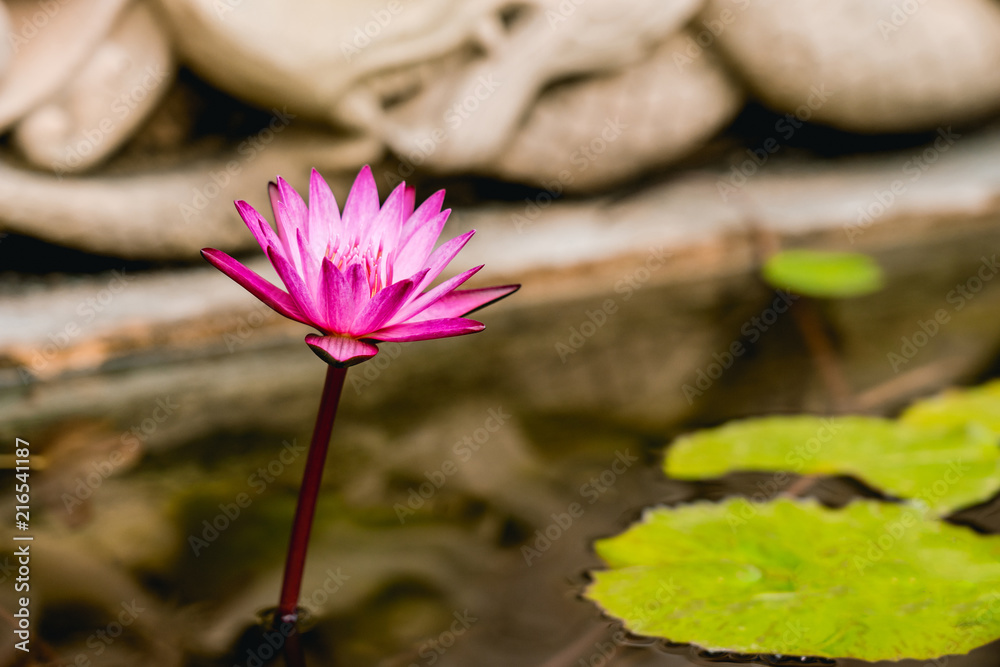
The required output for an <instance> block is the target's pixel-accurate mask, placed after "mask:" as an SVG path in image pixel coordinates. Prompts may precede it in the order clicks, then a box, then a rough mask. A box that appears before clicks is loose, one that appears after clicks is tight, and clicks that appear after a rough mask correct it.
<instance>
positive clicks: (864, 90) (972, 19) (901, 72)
mask: <svg viewBox="0 0 1000 667" xmlns="http://www.w3.org/2000/svg"><path fill="white" fill-rule="evenodd" d="M700 20H701V22H702V25H704V26H705V30H704V32H703V33H702V34H703V35H706V37H705V40H706V41H708V42H710V43H711V42H716V43H717V44H718V46H719V48H720V49H721V50H722V52H723V53H725V55H726V56H727V62H728V63H729V65H730V66H731V67H732V68H733V69H735V70H736V71H737V72H738V73H739V74H740V75H741V76H743V77H744V79H745V80H746V81H747V83H748V84H749V85H750V87H751V89H752V90H753V92H754V93H755V94H756V95H757V96H759V97H760V98H761V99H762V100H763V101H764V102H765V103H766V104H768V105H770V106H772V107H773V108H775V109H777V110H778V111H784V112H789V113H794V114H796V115H797V116H798V118H799V120H812V121H814V122H818V123H825V124H829V125H832V126H834V127H839V128H843V129H846V130H851V131H854V132H909V131H914V130H925V129H929V128H934V127H936V126H938V125H943V124H944V125H947V124H951V123H956V124H957V123H962V122H965V121H969V120H975V119H979V118H982V117H983V116H985V115H987V114H990V113H994V112H996V111H997V110H998V109H1000V68H997V66H996V63H997V62H1000V6H998V5H997V3H995V2H991V1H990V0H952V1H951V2H924V1H921V2H917V1H916V0H914V1H913V2H898V1H896V0H837V1H836V2H829V1H827V0H806V1H802V0H709V2H708V3H707V5H706V7H705V9H704V11H703V13H702V15H701V17H700Z"/></svg>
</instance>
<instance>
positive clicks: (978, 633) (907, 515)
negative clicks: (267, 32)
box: [585, 498, 1000, 661]
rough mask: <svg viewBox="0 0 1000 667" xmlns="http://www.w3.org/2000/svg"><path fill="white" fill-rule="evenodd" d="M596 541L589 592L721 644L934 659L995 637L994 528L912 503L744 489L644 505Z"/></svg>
mask: <svg viewBox="0 0 1000 667" xmlns="http://www.w3.org/2000/svg"><path fill="white" fill-rule="evenodd" d="M595 548H596V550H597V553H598V555H599V556H600V557H601V558H602V559H603V560H604V561H605V563H606V564H607V566H608V568H609V569H606V570H600V571H596V572H592V573H591V574H592V576H593V581H592V583H591V584H590V585H589V586H588V587H587V590H586V592H585V595H586V597H588V598H590V599H591V600H593V601H594V602H596V603H597V604H598V605H600V606H601V607H602V608H603V609H604V610H605V612H607V613H608V614H609V615H611V616H614V617H616V618H619V619H621V620H622V621H623V622H624V624H625V626H626V627H627V628H628V629H629V630H630V631H632V632H634V633H637V634H640V635H646V636H650V637H661V638H666V639H668V640H670V641H672V642H679V643H691V644H696V645H698V646H701V647H704V648H706V649H709V650H715V651H732V652H737V653H750V654H758V653H764V654H776V655H796V656H818V657H826V658H856V659H861V660H871V661H875V660H900V659H903V658H914V659H920V660H924V659H931V658H936V657H939V656H942V655H947V654H961V653H967V652H968V651H970V650H972V649H974V648H976V647H977V646H981V645H982V644H986V643H988V642H990V641H992V640H994V639H996V638H998V637H1000V536H991V537H984V536H981V535H976V534H975V533H973V532H972V531H971V530H969V529H967V528H964V527H961V526H955V525H951V524H947V523H944V522H940V521H930V520H927V519H925V518H924V517H923V516H922V515H921V513H920V511H919V510H917V509H916V508H914V507H910V506H906V505H898V504H891V503H879V502H873V501H862V502H855V503H852V504H850V505H848V506H847V507H845V508H843V509H840V510H832V509H828V508H825V507H822V506H820V505H819V504H818V503H816V502H814V501H802V500H798V501H794V500H790V499H783V500H778V501H774V502H770V503H762V504H755V503H751V502H749V501H747V500H745V499H742V498H737V499H733V500H730V501H728V502H724V503H720V504H709V503H696V504H693V505H687V506H683V507H678V508H673V509H670V508H657V509H653V510H650V511H647V512H646V514H645V515H644V517H643V518H642V520H641V521H639V522H638V523H636V524H634V525H633V526H632V527H630V528H629V529H628V530H626V531H625V532H624V533H622V534H620V535H617V536H615V537H612V538H608V539H604V540H599V541H598V542H597V543H596V545H595Z"/></svg>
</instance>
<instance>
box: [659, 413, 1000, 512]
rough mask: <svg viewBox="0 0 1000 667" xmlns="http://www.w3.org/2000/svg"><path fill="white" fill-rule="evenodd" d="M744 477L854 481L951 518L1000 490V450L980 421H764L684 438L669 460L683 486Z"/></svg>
mask: <svg viewBox="0 0 1000 667" xmlns="http://www.w3.org/2000/svg"><path fill="white" fill-rule="evenodd" d="M955 423H958V422H957V421H956V422H955ZM737 470H752V471H789V472H794V473H797V474H800V475H850V476H852V477H854V478H856V479H858V480H860V481H862V482H864V483H866V484H868V485H869V486H871V487H872V488H874V489H876V490H880V491H884V492H885V493H888V494H890V495H892V496H895V497H897V498H901V499H908V500H912V501H915V502H916V503H917V504H918V505H919V506H920V507H922V508H926V509H928V510H929V511H930V512H932V513H933V514H936V515H939V516H943V515H946V514H949V513H951V512H953V511H955V510H957V509H959V508H962V507H967V506H970V505H975V504H978V503H981V502H983V501H985V500H988V499H989V498H991V497H992V496H993V495H995V494H996V493H997V492H998V491H1000V447H998V446H997V443H996V437H995V436H994V435H993V434H992V433H991V432H989V431H988V429H987V428H986V427H984V426H981V425H977V424H976V423H974V422H973V423H970V424H963V425H961V426H959V427H952V428H919V427H917V426H914V425H912V424H909V423H901V422H898V421H893V420H889V419H878V418H874V417H815V416H794V417H764V418H760V419H748V420H744V421H735V422H730V423H728V424H725V425H723V426H720V427H718V428H713V429H707V430H703V431H698V432H696V433H692V434H690V435H687V436H683V437H681V438H679V439H677V440H676V441H675V442H674V443H673V445H671V446H670V448H669V449H668V450H667V456H666V459H665V461H664V471H665V472H666V473H667V475H669V476H670V477H675V478H679V479H701V478H705V477H719V476H722V475H724V474H726V473H728V472H731V471H737ZM781 481H784V480H781ZM778 485H779V486H782V484H778Z"/></svg>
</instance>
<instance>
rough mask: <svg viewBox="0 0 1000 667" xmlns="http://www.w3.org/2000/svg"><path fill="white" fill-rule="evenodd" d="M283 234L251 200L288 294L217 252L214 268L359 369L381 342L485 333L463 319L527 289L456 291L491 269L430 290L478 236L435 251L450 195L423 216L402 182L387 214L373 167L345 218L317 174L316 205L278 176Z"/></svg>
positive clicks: (338, 361) (247, 210)
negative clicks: (312, 329)
mask: <svg viewBox="0 0 1000 667" xmlns="http://www.w3.org/2000/svg"><path fill="white" fill-rule="evenodd" d="M269 192H270V195H271V208H272V209H273V210H274V217H275V219H276V221H277V227H278V231H277V233H275V232H274V230H272V229H271V226H270V224H268V222H267V221H266V220H265V219H264V218H263V217H262V216H261V215H260V214H259V213H258V212H257V211H255V210H254V209H253V207H251V206H250V205H249V204H247V203H246V202H245V201H237V202H236V209H237V210H238V211H239V213H240V217H242V218H243V221H244V222H245V223H246V225H247V227H249V228H250V231H251V232H252V233H253V235H254V237H255V238H256V239H257V243H259V244H260V247H261V249H262V250H263V251H264V254H266V255H267V258H268V259H269V260H270V261H271V264H272V265H273V266H274V270H275V271H277V273H278V276H279V277H280V278H281V281H282V282H283V283H284V284H285V288H286V289H287V290H288V291H287V292H286V291H284V290H281V289H279V288H277V287H275V286H274V285H272V284H271V283H269V282H268V281H266V280H264V279H263V278H262V277H260V275H258V274H257V273H255V272H254V271H252V270H250V269H248V268H247V267H246V266H244V265H243V264H240V263H239V262H238V261H236V260H235V259H233V258H232V257H230V256H229V255H227V254H226V253H224V252H222V251H220V250H215V249H213V248H205V249H204V250H202V251H201V253H202V255H204V256H205V259H207V260H208V261H209V262H211V263H212V264H213V265H214V266H215V267H216V268H217V269H219V270H220V271H222V272H223V273H225V274H226V275H227V276H229V277H230V278H232V279H233V280H235V281H236V282H237V283H239V284H240V285H242V286H243V288H244V289H246V290H247V291H248V292H250V293H251V294H253V295H254V296H255V297H257V298H258V299H260V300H261V301H263V302H264V303H265V304H267V305H268V306H270V307H271V308H273V309H274V310H275V311H277V312H278V313H281V314H282V315H284V316H285V317H289V318H291V319H293V320H297V321H299V322H302V323H303V324H308V325H309V326H312V327H315V328H316V329H318V330H319V331H320V332H321V334H322V335H316V334H309V335H308V336H306V343H308V345H309V346H310V347H311V348H312V349H313V351H314V352H315V353H316V354H318V355H319V356H320V358H322V359H323V360H324V361H326V362H327V363H329V364H333V365H335V366H350V365H353V364H356V363H360V362H362V361H364V360H366V359H370V358H371V357H374V356H375V355H376V354H378V347H376V345H375V344H376V343H379V342H390V341H393V342H403V341H411V340H427V339H431V338H445V337H447V336H461V335H463V334H469V333H475V332H477V331H482V329H483V328H484V325H483V324H482V323H480V322H476V321H475V320H470V319H466V318H465V317H464V316H465V315H468V314H469V313H471V312H473V311H475V310H478V309H479V308H482V307H484V306H487V305H489V304H491V303H493V302H494V301H498V300H499V299H502V298H503V297H505V296H507V295H509V294H511V293H513V292H515V291H516V290H517V289H518V288H519V287H520V285H504V286H502V287H486V288H482V289H470V290H460V289H457V288H458V287H459V286H460V285H461V284H462V283H464V282H465V281H466V280H468V279H469V278H470V277H471V276H472V275H473V274H475V273H476V272H477V271H479V269H481V268H483V267H482V266H477V267H474V268H472V269H469V270H468V271H465V272H463V273H460V274H459V275H457V276H455V277H453V278H449V279H448V280H445V281H444V282H442V283H441V284H439V285H437V286H436V287H433V288H430V289H428V288H429V287H430V285H431V283H432V282H434V280H435V279H436V278H437V277H438V276H439V275H440V274H441V272H442V271H443V270H444V268H445V267H446V266H447V265H448V263H449V262H450V261H451V260H452V258H454V257H455V255H456V254H458V252H459V251H460V250H461V249H462V248H463V247H464V246H465V244H466V243H467V242H468V241H469V239H470V238H471V237H472V235H473V234H474V233H475V231H474V230H473V231H469V232H466V233H465V234H462V235H461V236H458V237H456V238H453V239H451V240H450V241H447V242H445V243H444V244H442V245H441V247H439V248H438V249H437V250H434V251H433V252H432V249H433V248H434V244H435V242H436V241H437V239H438V237H439V236H440V235H441V230H442V228H443V227H444V223H445V221H446V220H447V219H448V214H449V213H450V212H451V211H450V209H446V210H444V211H442V210H441V204H442V202H443V201H444V191H443V190H441V191H439V192H436V193H435V194H433V195H431V197H430V198H429V199H427V201H425V202H424V203H423V204H421V205H420V208H418V209H417V210H416V211H414V210H413V207H414V190H413V189H412V188H407V187H406V186H405V184H400V185H399V187H397V188H396V189H395V190H393V191H392V194H390V195H389V198H388V199H386V201H385V204H383V205H382V206H381V207H380V206H379V199H378V190H377V189H376V187H375V179H374V178H373V177H372V172H371V169H369V168H368V167H367V166H366V167H364V168H363V169H362V170H361V173H360V174H358V177H357V179H356V180H355V181H354V185H353V186H352V187H351V192H350V194H348V196H347V203H346V204H345V206H344V213H343V215H341V214H340V211H339V209H338V208H337V201H336V199H334V196H333V193H332V192H331V191H330V186H328V185H327V184H326V181H324V180H323V178H322V176H320V175H319V172H317V171H316V170H315V169H314V170H313V171H312V176H311V178H310V181H309V206H308V207H307V206H306V204H305V202H303V201H302V198H301V197H300V196H299V194H298V193H297V192H296V191H295V190H294V189H293V188H292V187H291V186H290V185H288V183H286V182H285V181H284V180H283V179H282V178H280V177H279V178H278V184H277V185H275V184H273V183H271V184H270V187H269Z"/></svg>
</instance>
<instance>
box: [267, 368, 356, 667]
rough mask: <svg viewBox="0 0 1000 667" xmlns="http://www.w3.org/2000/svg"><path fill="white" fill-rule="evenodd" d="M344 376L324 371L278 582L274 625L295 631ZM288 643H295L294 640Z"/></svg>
mask: <svg viewBox="0 0 1000 667" xmlns="http://www.w3.org/2000/svg"><path fill="white" fill-rule="evenodd" d="M346 376H347V368H342V367H338V366H330V367H329V368H328V369H327V371H326V383H325V384H324V385H323V397H322V399H320V403H319V414H318V415H316V427H315V428H314V429H313V437H312V443H310V445H309V453H308V455H307V456H306V469H305V472H304V473H303V476H302V488H301V489H299V502H298V505H297V506H296V508H295V519H294V521H293V523H292V537H291V540H290V542H289V544H288V558H287V559H286V560H285V576H284V579H283V580H282V582H281V599H280V601H279V602H278V612H277V614H275V624H276V625H281V624H286V623H287V624H291V625H292V627H293V628H294V627H296V624H297V622H298V618H299V613H298V607H299V594H300V593H301V591H302V573H303V571H304V570H305V565H306V551H307V549H308V547H309V533H310V531H311V530H312V523H313V516H314V515H315V514H316V500H317V499H318V497H319V489H320V483H321V482H322V480H323V465H324V463H325V462H326V452H327V450H328V449H329V448H330V433H331V431H333V420H334V419H335V418H336V416H337V405H338V404H339V403H340V394H341V392H342V391H343V389H344V378H345V377H346ZM289 643H292V644H298V641H297V638H296V639H295V640H293V641H292V642H289ZM289 657H290V656H289ZM296 663H298V661H296Z"/></svg>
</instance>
